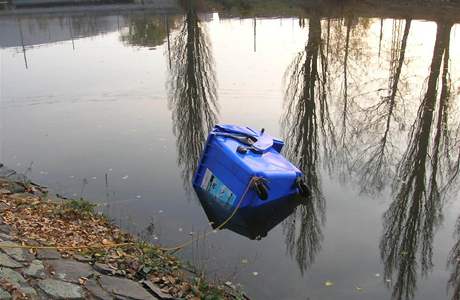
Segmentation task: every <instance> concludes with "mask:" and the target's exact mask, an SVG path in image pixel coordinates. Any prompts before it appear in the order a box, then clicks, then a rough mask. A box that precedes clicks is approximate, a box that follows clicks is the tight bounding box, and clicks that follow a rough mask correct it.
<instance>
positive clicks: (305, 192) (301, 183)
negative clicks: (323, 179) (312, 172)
mask: <svg viewBox="0 0 460 300" xmlns="http://www.w3.org/2000/svg"><path fill="white" fill-rule="evenodd" d="M296 185H297V188H298V189H299V194H300V195H301V196H303V197H308V196H310V189H309V188H308V186H307V183H306V182H305V178H303V177H297V180H296Z"/></svg>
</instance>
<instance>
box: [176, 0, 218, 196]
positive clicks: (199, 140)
mask: <svg viewBox="0 0 460 300" xmlns="http://www.w3.org/2000/svg"><path fill="white" fill-rule="evenodd" d="M183 6H184V10H185V18H184V20H183V24H182V26H181V28H180V29H179V31H178V32H177V33H176V36H175V37H174V39H173V41H172V45H171V59H172V61H171V69H170V74H169V81H168V92H169V108H170V109H171V111H172V120H173V132H174V135H175V136H176V145H177V154H178V164H179V166H180V167H181V168H182V179H183V184H184V187H185V188H186V190H187V191H190V188H191V183H190V182H191V178H192V176H193V173H194V171H195V168H196V167H197V164H198V161H199V158H200V155H201V151H202V148H203V144H204V142H205V140H206V136H207V134H208V132H209V131H210V130H211V128H212V126H214V124H215V123H216V122H217V114H218V105H217V80H216V73H215V70H214V60H213V57H212V49H211V42H210V41H209V38H208V34H207V32H206V28H205V25H204V24H203V23H202V22H201V20H200V17H199V16H198V13H197V7H196V2H195V0H187V1H184V2H183Z"/></svg>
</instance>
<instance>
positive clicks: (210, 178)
mask: <svg viewBox="0 0 460 300" xmlns="http://www.w3.org/2000/svg"><path fill="white" fill-rule="evenodd" d="M201 188H202V189H203V190H205V191H207V192H209V193H210V194H211V195H213V196H214V197H216V198H217V199H218V200H219V201H220V202H222V203H224V204H227V205H233V204H234V202H235V199H236V196H235V194H233V193H232V191H231V190H230V189H229V188H228V187H227V186H226V185H225V184H223V183H222V181H220V180H219V178H217V177H216V176H215V175H214V174H213V173H212V172H211V171H210V170H209V169H206V171H205V173H204V176H203V182H202V183H201Z"/></svg>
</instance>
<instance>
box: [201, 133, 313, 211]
mask: <svg viewBox="0 0 460 300" xmlns="http://www.w3.org/2000/svg"><path fill="white" fill-rule="evenodd" d="M283 145H284V143H283V141H281V140H279V139H276V138H274V137H272V136H270V135H269V134H267V133H265V132H264V130H261V131H257V130H253V129H251V128H249V127H241V126H236V125H216V126H215V127H214V129H213V130H212V131H211V132H210V134H209V136H208V139H207V141H206V146H205V148H204V151H203V154H202V157H201V161H200V164H199V166H198V168H197V170H196V173H195V176H194V178H193V185H194V187H195V188H197V189H201V190H203V191H205V192H208V193H209V194H211V195H212V196H214V198H215V199H216V200H217V201H219V202H221V203H222V204H225V205H228V206H233V207H234V206H237V205H238V204H239V203H240V202H241V203H240V207H257V206H261V205H265V204H268V203H270V202H272V201H276V200H279V199H283V198H285V197H287V196H290V195H294V194H299V193H300V194H304V195H305V194H307V193H308V189H307V187H306V184H305V183H304V182H303V174H302V172H300V170H299V169H297V167H296V166H294V165H293V164H292V163H291V162H289V161H288V160H287V159H286V158H285V157H284V156H283V155H281V154H280V151H281V149H282V148H283ZM254 177H257V178H259V180H257V184H255V185H251V187H250V188H249V189H248V186H249V184H250V182H251V180H252V179H253V178H254ZM246 190H247V192H246V194H245V191H246ZM244 194H245V195H244ZM243 195H244V199H242V197H243Z"/></svg>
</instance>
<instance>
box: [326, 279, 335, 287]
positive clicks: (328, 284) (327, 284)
mask: <svg viewBox="0 0 460 300" xmlns="http://www.w3.org/2000/svg"><path fill="white" fill-rule="evenodd" d="M333 285H334V282H332V281H330V280H326V281H325V282H324V286H325V287H331V286H333Z"/></svg>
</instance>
